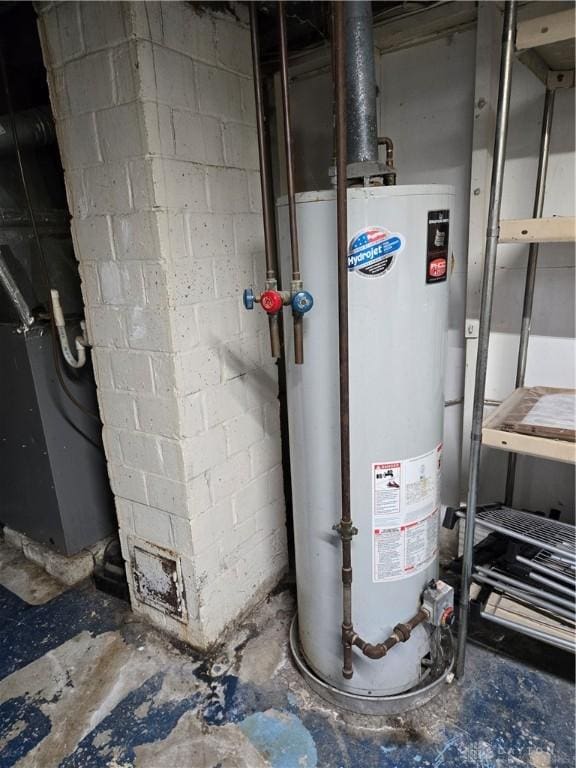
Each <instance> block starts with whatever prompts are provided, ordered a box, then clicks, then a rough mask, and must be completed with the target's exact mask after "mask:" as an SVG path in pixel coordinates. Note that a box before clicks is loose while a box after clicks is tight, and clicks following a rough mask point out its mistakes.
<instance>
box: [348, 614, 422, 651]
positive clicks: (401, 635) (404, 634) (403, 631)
mask: <svg viewBox="0 0 576 768" xmlns="http://www.w3.org/2000/svg"><path fill="white" fill-rule="evenodd" d="M428 618H429V615H428V611H427V610H426V609H425V608H421V609H420V610H419V611H418V613H417V614H416V615H415V616H413V617H412V618H411V619H410V620H409V621H407V622H405V623H401V624H396V626H395V627H394V629H393V630H392V634H391V635H390V637H388V638H387V639H386V640H385V641H384V642H383V643H378V644H377V645H372V644H371V643H367V642H366V640H362V638H361V637H359V636H358V635H356V634H355V633H354V632H353V631H352V633H351V634H350V635H349V637H348V641H349V642H350V644H351V645H355V646H357V647H358V648H360V650H361V651H362V653H363V654H364V656H367V657H368V658H369V659H383V658H384V656H386V654H387V653H388V651H390V650H391V649H392V648H394V646H395V645H398V643H405V642H406V641H407V640H409V639H410V636H411V635H412V630H413V629H414V628H415V627H417V626H418V625H419V624H422V623H423V622H425V621H427V620H428Z"/></svg>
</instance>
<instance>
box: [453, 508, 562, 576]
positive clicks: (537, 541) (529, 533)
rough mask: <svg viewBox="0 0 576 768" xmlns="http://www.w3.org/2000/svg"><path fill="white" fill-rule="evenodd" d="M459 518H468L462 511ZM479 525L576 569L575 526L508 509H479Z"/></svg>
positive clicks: (477, 517)
mask: <svg viewBox="0 0 576 768" xmlns="http://www.w3.org/2000/svg"><path fill="white" fill-rule="evenodd" d="M458 517H462V518H464V517H466V510H459V512H458ZM476 525H477V526H481V527H482V528H485V529H487V530H489V531H495V532H496V533H502V534H504V535H506V536H509V537H510V538H513V539H516V540H518V541H523V542H524V543H526V544H532V545H533V546H535V547H538V548H539V549H541V550H543V551H544V552H545V553H547V554H548V555H549V554H550V553H552V554H555V555H558V556H559V557H560V558H561V560H560V561H559V562H562V563H563V564H564V565H571V566H572V567H574V566H575V565H576V529H575V528H574V526H573V525H568V524H567V523H561V522H559V521H558V520H550V519H549V518H546V517H539V516H536V515H534V514H532V513H530V512H522V511H520V510H518V509H512V508H511V507H505V506H490V507H478V509H477V510H476Z"/></svg>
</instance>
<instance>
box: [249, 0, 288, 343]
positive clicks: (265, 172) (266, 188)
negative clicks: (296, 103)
mask: <svg viewBox="0 0 576 768" xmlns="http://www.w3.org/2000/svg"><path fill="white" fill-rule="evenodd" d="M250 34H251V41H252V66H253V70H254V99H255V104H256V127H257V131H258V158H259V160H260V188H261V191H262V218H263V220H264V250H265V255H266V288H267V289H268V290H276V288H277V287H278V283H277V278H276V237H275V226H274V215H273V211H272V203H271V190H272V177H271V171H270V158H269V155H268V146H267V142H266V128H265V121H264V98H263V90H262V73H261V70H260V47H259V44H258V14H257V11H256V3H254V2H251V3H250ZM268 325H269V328H270V349H271V352H272V357H276V358H277V357H280V349H281V345H280V329H279V318H278V314H273V315H268Z"/></svg>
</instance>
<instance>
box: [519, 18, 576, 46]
mask: <svg viewBox="0 0 576 768" xmlns="http://www.w3.org/2000/svg"><path fill="white" fill-rule="evenodd" d="M574 26H575V10H574V8H573V7H571V8H566V9H565V10H560V11H555V12H554V13H548V14H546V15H542V16H537V17H536V18H533V19H522V20H520V21H519V22H518V24H517V25H516V50H517V51H524V50H527V49H528V48H540V47H543V46H551V45H555V44H558V43H564V42H566V41H569V40H573V39H574Z"/></svg>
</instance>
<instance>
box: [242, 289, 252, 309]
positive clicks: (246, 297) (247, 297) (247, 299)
mask: <svg viewBox="0 0 576 768" xmlns="http://www.w3.org/2000/svg"><path fill="white" fill-rule="evenodd" d="M242 301H243V302H244V307H245V309H254V291H253V290H252V288H245V289H244V294H243V296H242Z"/></svg>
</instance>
